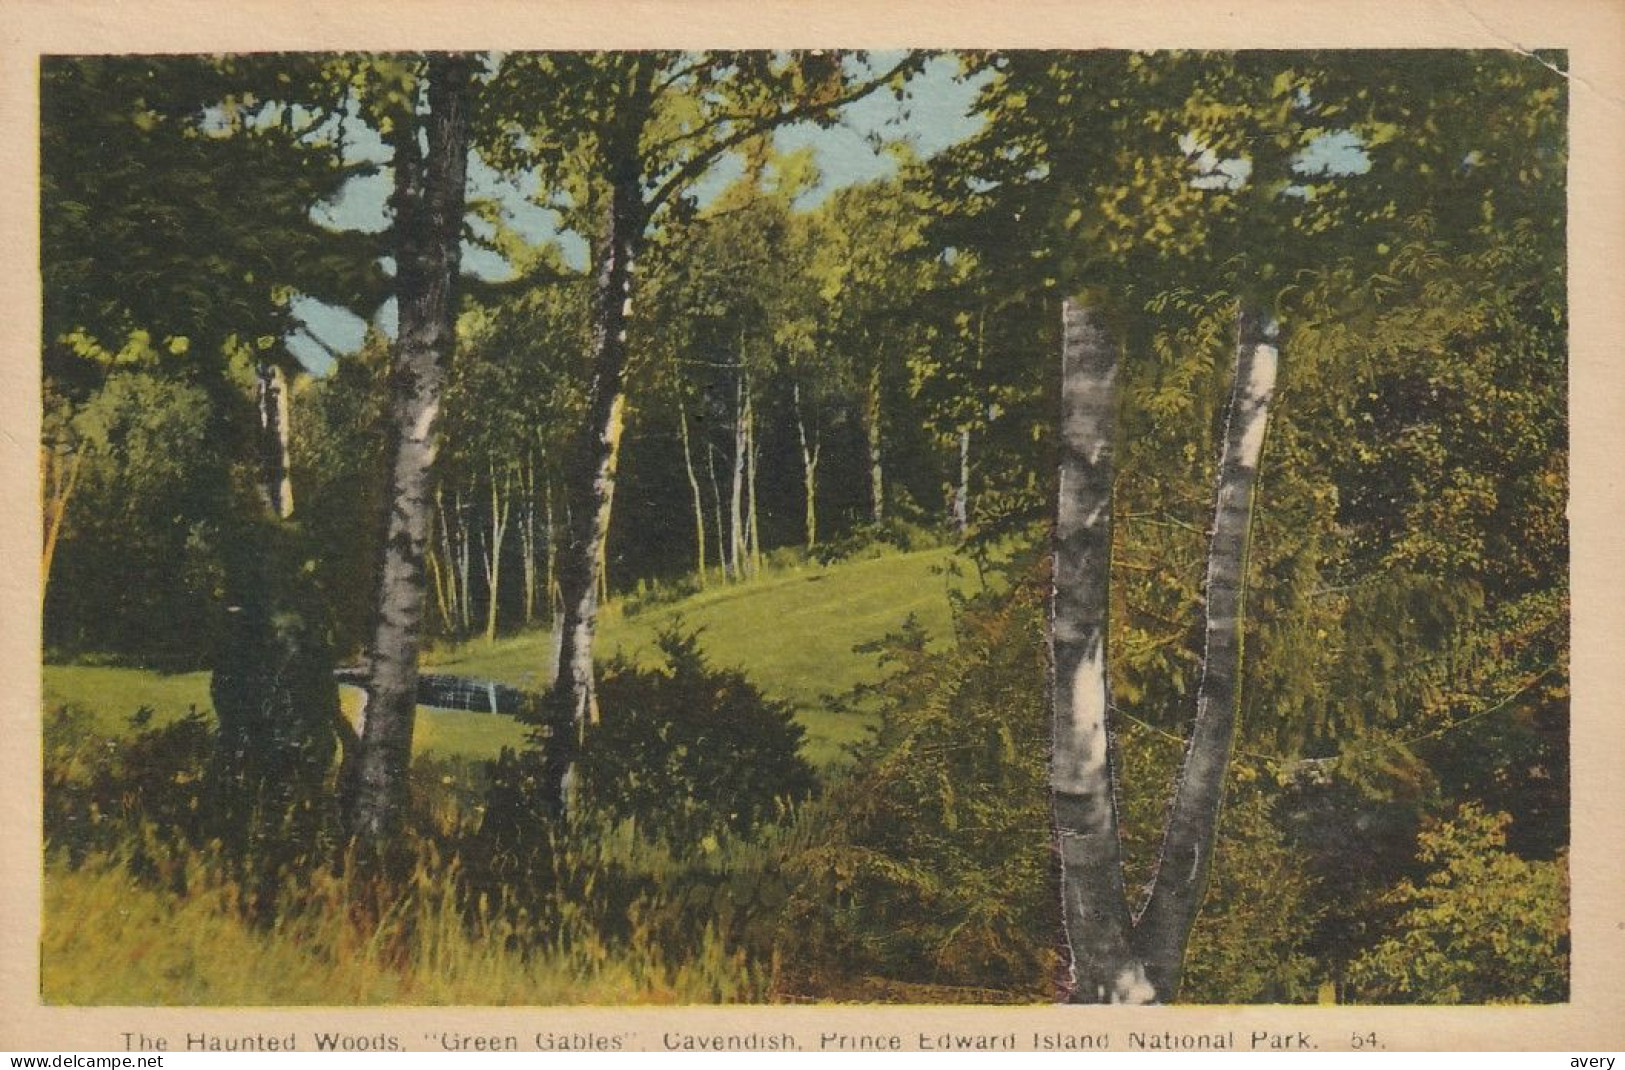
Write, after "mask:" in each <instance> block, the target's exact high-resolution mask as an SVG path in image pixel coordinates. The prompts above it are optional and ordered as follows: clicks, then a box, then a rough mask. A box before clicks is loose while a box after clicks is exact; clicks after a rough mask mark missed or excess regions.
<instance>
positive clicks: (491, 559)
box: [485, 464, 513, 643]
mask: <svg viewBox="0 0 1625 1070" xmlns="http://www.w3.org/2000/svg"><path fill="white" fill-rule="evenodd" d="M490 467H491V538H490V543H489V546H488V547H487V550H486V554H485V595H486V597H485V641H486V642H487V643H494V642H496V641H497V611H498V608H499V603H500V599H499V597H498V595H499V593H500V592H501V589H502V582H501V581H502V543H503V541H504V539H505V538H506V537H507V534H508V515H509V513H510V511H511V510H512V509H513V495H511V494H510V493H508V492H509V490H510V488H511V484H510V482H509V480H510V479H511V477H512V473H511V472H504V473H503V475H502V486H501V488H500V490H499V489H498V486H497V472H496V465H495V464H492V465H491V466H490Z"/></svg>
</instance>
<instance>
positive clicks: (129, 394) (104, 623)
mask: <svg viewBox="0 0 1625 1070" xmlns="http://www.w3.org/2000/svg"><path fill="white" fill-rule="evenodd" d="M214 411H215V410H214V406H213V404H212V402H211V401H210V399H209V397H208V395H207V394H206V393H205V392H204V391H203V390H201V389H200V388H198V387H195V386H189V385H186V384H183V383H177V382H174V381H172V380H167V379H165V378H163V377H161V376H159V375H157V374H155V373H152V372H150V371H121V372H117V373H115V374H113V375H111V376H109V377H108V378H107V380H106V383H105V384H104V385H103V386H102V387H101V388H100V389H99V390H97V391H96V392H95V393H94V394H92V395H91V396H90V397H89V398H88V399H87V400H85V401H84V402H83V404H82V405H80V406H79V407H78V409H77V412H76V413H75V414H74V415H73V417H72V418H71V434H72V437H73V439H74V441H75V443H76V449H77V450H78V451H79V457H80V461H79V464H80V469H79V478H78V483H77V486H76V490H75V493H74V495H73V497H72V499H71V500H70V501H69V502H68V505H67V520H66V522H65V523H64V527H63V533H62V536H61V542H60V544H59V546H58V548H57V551H56V560H55V563H54V565H53V568H52V577H53V579H54V582H53V583H51V584H50V586H49V587H48V588H47V592H46V597H47V602H46V613H45V643H46V646H47V648H49V649H52V650H54V651H57V652H59V653H61V654H69V655H71V654H78V653H84V652H97V653H102V654H112V655H115V656H117V657H120V658H122V659H124V660H128V661H132V662H135V663H137V664H145V665H149V666H153V667H158V668H165V669H170V670H175V669H186V668H196V667H197V666H198V665H199V664H200V663H201V662H202V659H204V658H206V657H207V656H208V653H209V651H210V650H212V649H213V647H214V645H215V639H216V637H217V635H218V631H219V627H220V624H221V621H220V610H219V606H218V604H217V599H218V596H219V594H220V587H221V584H222V582H223V580H222V575H221V571H220V560H219V553H220V540H221V536H222V527H223V524H224V523H225V520H226V516H227V512H228V501H227V497H226V472H225V469H224V468H223V466H222V464H221V458H220V456H219V454H218V451H217V449H216V447H215V443H214V441H213V438H212V428H213V423H212V421H213V419H214ZM155 620H162V621H164V626H163V627H154V626H153V622H154V621H155Z"/></svg>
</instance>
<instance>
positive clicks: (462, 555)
mask: <svg viewBox="0 0 1625 1070" xmlns="http://www.w3.org/2000/svg"><path fill="white" fill-rule="evenodd" d="M455 504H456V509H457V587H458V591H457V611H458V616H459V619H460V622H461V627H460V629H459V634H461V635H464V636H466V635H468V633H469V632H470V631H471V630H472V628H473V623H474V587H473V582H472V576H473V571H474V570H473V567H472V565H471V562H472V560H473V557H474V529H473V526H472V525H471V524H469V522H468V503H467V502H466V501H465V500H464V499H463V492H462V491H461V490H458V491H457V497H456V499H455Z"/></svg>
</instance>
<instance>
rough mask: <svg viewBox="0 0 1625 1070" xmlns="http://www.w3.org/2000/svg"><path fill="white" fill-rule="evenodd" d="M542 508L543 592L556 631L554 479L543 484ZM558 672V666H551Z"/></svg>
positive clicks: (557, 557)
mask: <svg viewBox="0 0 1625 1070" xmlns="http://www.w3.org/2000/svg"><path fill="white" fill-rule="evenodd" d="M542 507H543V509H544V510H545V514H544V516H543V523H544V524H545V527H544V529H543V531H542V535H543V536H544V537H545V538H546V539H547V550H546V557H545V558H544V559H543V561H542V591H543V597H544V598H546V599H547V623H548V625H549V626H551V627H552V628H553V630H554V631H557V630H558V624H559V615H560V612H561V606H560V599H561V596H560V594H559V529H558V525H557V524H556V523H554V522H553V478H552V477H551V476H549V477H548V478H547V479H546V480H545V481H544V482H543V483H542ZM550 668H551V669H552V670H553V671H555V672H556V671H557V669H558V667H557V665H553V666H550Z"/></svg>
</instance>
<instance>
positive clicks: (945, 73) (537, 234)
mask: <svg viewBox="0 0 1625 1070" xmlns="http://www.w3.org/2000/svg"><path fill="white" fill-rule="evenodd" d="M900 57H901V53H875V54H873V55H872V56H871V60H870V62H871V63H872V64H877V65H878V64H890V63H893V62H896V60H897V59H898V58H900ZM957 74H958V60H957V59H956V58H954V57H952V56H940V57H937V58H934V59H932V60H930V61H928V62H927V63H926V65H925V67H924V69H923V70H922V71H921V72H920V73H919V74H918V75H916V76H915V77H914V78H912V79H910V81H909V83H908V86H907V87H906V89H905V91H904V93H903V95H902V97H901V99H899V98H898V97H896V96H894V95H893V94H891V93H888V92H877V93H874V94H871V95H870V96H868V97H866V98H864V99H863V100H860V101H858V102H856V103H855V104H852V105H851V106H849V107H847V108H846V109H845V110H844V111H843V112H842V115H841V122H840V123H839V124H838V125H836V126H834V127H831V128H827V129H821V128H819V127H817V126H815V125H813V124H811V123H801V124H797V125H793V126H789V127H786V128H784V129H783V130H780V131H779V132H778V135H777V137H776V139H775V140H776V144H777V146H778V148H779V149H780V150H781V151H785V152H792V151H795V150H798V149H810V150H811V151H812V153H813V156H814V161H815V163H816V164H817V166H818V171H819V174H820V176H821V179H820V182H819V184H818V185H817V186H816V187H815V188H814V189H812V190H811V191H809V192H808V193H807V194H804V195H803V196H802V198H801V199H800V201H799V202H798V203H799V204H800V206H801V207H803V208H810V207H814V206H816V205H817V204H818V203H819V202H820V201H822V200H823V199H824V198H825V197H827V196H829V194H830V193H832V192H833V191H835V190H837V189H841V188H843V187H845V186H850V185H855V184H858V183H862V182H868V181H871V180H873V179H876V178H879V177H882V176H884V175H887V174H890V173H892V172H893V171H895V170H896V167H897V162H896V160H895V159H894V158H893V157H892V156H891V154H890V153H888V152H887V151H886V149H885V146H886V144H887V143H888V142H896V141H904V140H906V141H908V142H909V143H911V144H912V145H913V147H914V150H915V151H916V152H917V153H918V154H919V155H920V156H922V157H927V158H928V157H930V156H933V155H935V154H936V153H938V152H941V151H942V150H943V149H945V148H947V147H948V146H950V145H953V144H955V143H956V142H959V141H961V140H963V139H964V138H966V137H968V136H970V135H971V134H972V133H974V132H975V131H976V130H977V128H978V126H979V125H980V120H978V119H974V118H972V117H971V116H970V114H969V111H970V107H971V104H972V103H973V101H974V99H975V96H976V93H977V91H978V90H979V89H980V87H981V86H982V85H983V84H985V78H978V79H975V80H972V81H969V82H966V81H961V80H960V79H959V78H958V77H957ZM347 136H348V138H349V141H348V143H347V145H346V149H347V153H348V155H349V156H350V157H351V158H353V159H355V160H358V161H368V162H372V163H376V164H380V165H384V166H383V168H382V169H381V170H380V171H379V172H377V173H375V174H371V175H368V176H365V177H360V178H355V179H352V180H351V181H350V183H349V184H348V185H347V186H345V188H344V190H343V192H342V193H341V195H340V196H339V197H338V198H337V199H336V200H334V201H331V202H329V203H326V204H323V205H318V206H317V208H316V209H315V211H314V212H313V215H314V216H315V218H316V219H318V220H319V221H321V222H323V223H325V224H326V225H328V226H331V227H334V228H336V229H340V230H362V231H368V232H372V233H377V232H379V231H382V230H383V229H384V228H385V227H387V226H388V224H389V217H388V213H387V211H386V209H385V202H386V200H387V199H388V197H389V193H390V185H391V181H392V179H391V177H390V175H389V172H388V169H387V165H388V163H389V152H388V150H387V149H386V148H385V147H384V145H383V143H382V142H381V141H380V140H379V139H378V137H377V135H376V134H375V133H373V132H372V131H371V130H370V129H369V128H367V127H366V125H365V124H364V123H360V122H353V123H350V124H349V129H348V131H347ZM1180 146H1181V149H1182V150H1183V151H1184V152H1186V153H1193V152H1194V153H1198V154H1199V160H1198V170H1199V171H1200V172H1201V173H1200V174H1199V175H1198V176H1197V177H1196V178H1194V179H1193V180H1192V181H1193V184H1195V185H1198V186H1204V187H1207V188H1213V187H1218V186H1228V187H1235V186H1238V185H1241V184H1243V183H1245V182H1246V181H1247V178H1248V176H1249V174H1250V173H1251V170H1252V165H1251V161H1249V160H1245V159H1231V160H1221V159H1219V158H1218V157H1217V156H1216V155H1214V154H1213V153H1211V152H1208V151H1205V150H1204V147H1203V146H1201V145H1200V144H1199V143H1198V142H1197V141H1196V140H1195V139H1194V138H1191V137H1190V136H1189V135H1185V136H1183V137H1181V139H1180ZM1370 167H1371V161H1370V159H1369V157H1367V155H1366V153H1365V150H1364V147H1363V146H1362V144H1361V142H1360V140H1359V138H1358V137H1356V136H1355V135H1354V134H1353V133H1352V132H1350V131H1347V130H1341V131H1333V132H1330V133H1327V134H1325V135H1323V136H1322V137H1320V138H1319V139H1318V140H1316V141H1315V142H1314V143H1313V144H1311V145H1310V146H1309V147H1308V148H1307V149H1306V150H1305V151H1304V152H1303V153H1301V154H1300V155H1299V156H1298V158H1297V160H1295V161H1294V170H1295V171H1297V172H1298V173H1299V174H1301V175H1304V176H1306V177H1309V176H1314V175H1326V174H1341V175H1358V174H1364V173H1365V172H1366V171H1368V170H1370ZM742 173H743V168H742V166H741V164H740V161H739V160H738V159H737V158H736V157H731V156H730V157H725V158H723V159H722V160H720V161H719V162H718V163H717V165H716V166H714V167H713V168H712V170H711V171H710V173H708V174H707V175H706V176H705V177H704V178H703V179H702V180H701V181H700V183H699V184H698V187H697V194H698V199H699V201H700V203H701V204H704V203H705V202H706V201H707V200H709V199H710V198H712V197H715V196H716V195H717V194H718V193H720V192H721V191H722V190H723V189H725V188H727V186H728V185H729V184H730V183H732V182H733V181H735V180H736V179H738V178H739V177H740V175H741V174H742ZM535 187H536V182H535V179H534V178H533V177H530V176H524V177H521V178H518V179H511V178H507V177H504V176H502V175H499V174H498V173H497V172H495V171H493V170H492V169H491V168H490V167H488V166H486V165H485V163H484V162H483V161H481V160H480V159H479V158H478V157H477V156H473V157H471V159H470V161H469V193H470V195H471V196H475V197H482V198H487V197H488V198H494V199H496V200H497V201H498V202H499V203H500V204H501V205H502V207H503V210H504V214H505V217H506V219H507V222H508V223H509V225H510V226H512V227H513V228H514V229H515V230H516V231H517V232H518V233H519V234H521V235H523V236H524V237H525V238H526V239H528V240H530V241H533V242H536V243H538V244H539V243H541V242H546V241H556V242H558V243H559V246H560V248H561V249H562V251H563V253H564V256H565V259H566V261H567V262H568V263H569V264H571V265H572V266H573V267H576V268H578V269H584V268H585V267H586V263H587V243H586V241H585V240H584V239H583V237H582V236H581V235H578V234H574V233H560V231H559V230H558V227H557V220H556V217H555V216H554V215H553V213H552V212H550V211H548V210H547V209H544V208H541V207H539V206H538V205H537V203H536V200H535V197H536V195H537V194H538V193H539V192H540V191H538V190H537V189H536V188H535ZM1299 189H1301V187H1294V191H1296V190H1299ZM462 267H463V271H465V272H467V273H469V274H472V275H475V276H478V277H480V278H485V279H491V280H500V279H504V278H507V277H509V276H510V275H511V274H512V272H511V269H510V267H509V265H508V264H507V263H506V262H505V261H504V260H503V259H502V258H501V257H499V256H497V255H496V254H495V253H492V252H491V251H489V250H487V249H483V248H480V247H478V246H475V245H471V244H468V243H464V246H463V257H462ZM293 309H294V313H295V315H296V316H297V317H298V319H299V320H300V322H301V324H302V326H301V327H299V328H297V329H295V331H294V332H293V333H292V335H291V336H290V337H289V338H288V340H287V347H288V350H289V351H290V352H291V353H292V354H293V355H294V356H295V357H297V358H298V359H299V360H300V361H301V362H303V363H304V365H305V366H306V367H307V368H309V369H310V370H312V371H313V372H315V373H317V374H322V373H325V372H326V371H327V369H328V368H330V367H331V366H332V363H333V358H332V356H331V355H330V353H329V350H331V351H333V352H338V353H349V352H354V351H355V350H357V349H359V348H360V346H361V342H362V339H363V338H364V337H365V334H366V330H367V321H366V319H364V318H363V316H371V317H373V318H374V320H375V321H376V322H377V323H378V324H379V326H380V327H381V328H382V329H383V330H384V331H385V333H387V334H390V335H393V333H394V330H395V307H394V302H393V301H390V302H389V303H387V304H386V305H384V307H383V308H381V309H377V310H369V309H344V308H338V307H335V306H332V305H327V304H323V303H322V302H320V301H316V300H314V299H312V298H308V297H300V298H297V299H295V301H294V304H293ZM315 338H319V339H320V340H321V343H324V344H318V343H317V342H316V341H315V340H314V339H315Z"/></svg>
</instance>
